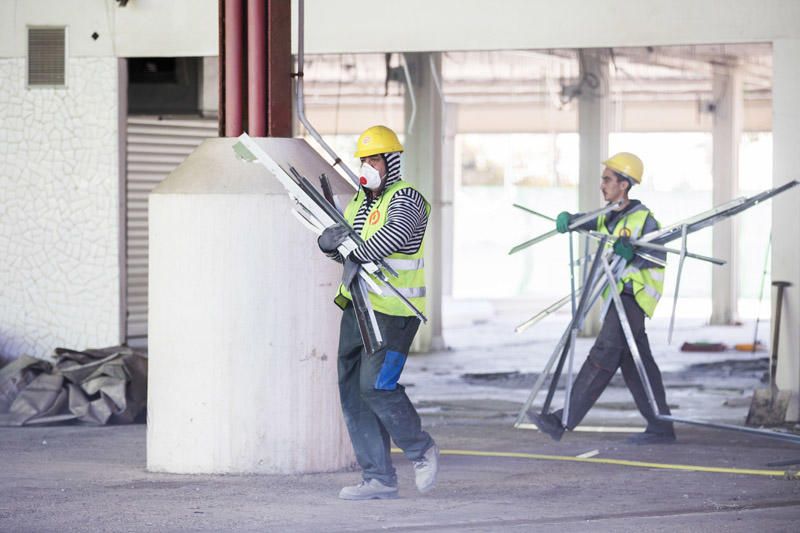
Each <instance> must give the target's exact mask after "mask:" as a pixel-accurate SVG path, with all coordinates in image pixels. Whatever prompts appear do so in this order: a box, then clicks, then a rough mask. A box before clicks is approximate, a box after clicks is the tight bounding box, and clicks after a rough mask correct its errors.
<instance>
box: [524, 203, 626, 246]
mask: <svg viewBox="0 0 800 533" xmlns="http://www.w3.org/2000/svg"><path fill="white" fill-rule="evenodd" d="M620 205H622V201H621V200H619V201H616V202H612V203H610V204H608V205H607V206H605V207H601V208H600V209H597V210H595V211H590V212H589V213H586V214H585V215H581V216H579V217H578V218H576V219H575V220H572V221H570V223H569V229H570V231H573V230H576V229H578V228H579V227H580V226H581V225H582V224H585V223H587V222H589V221H590V220H594V219H595V218H597V217H599V216H601V215H605V214H606V213H608V212H610V211H613V210H614V209H616V208H618V207H619V206H620ZM535 214H537V215H538V214H539V213H535ZM558 234H559V231H558V230H557V229H554V230H550V231H548V232H547V233H543V234H542V235H539V236H538V237H534V238H533V239H531V240H529V241H525V242H523V243H522V244H518V245H516V246H515V247H513V248H512V249H511V250H510V251H509V252H508V255H511V254H515V253H517V252H521V251H522V250H524V249H525V248H528V247H530V246H533V245H534V244H536V243H539V242H542V241H544V240H547V239H549V238H550V237H554V236H556V235H558Z"/></svg>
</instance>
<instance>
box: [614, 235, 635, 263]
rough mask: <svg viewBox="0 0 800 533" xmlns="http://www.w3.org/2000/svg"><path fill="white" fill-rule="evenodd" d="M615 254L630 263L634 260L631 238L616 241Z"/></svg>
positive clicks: (621, 238) (620, 238)
mask: <svg viewBox="0 0 800 533" xmlns="http://www.w3.org/2000/svg"><path fill="white" fill-rule="evenodd" d="M614 253H615V254H617V255H618V256H620V257H621V258H623V259H624V260H625V262H626V263H630V262H631V260H633V254H634V252H633V245H632V244H631V238H630V237H619V238H617V240H616V241H614Z"/></svg>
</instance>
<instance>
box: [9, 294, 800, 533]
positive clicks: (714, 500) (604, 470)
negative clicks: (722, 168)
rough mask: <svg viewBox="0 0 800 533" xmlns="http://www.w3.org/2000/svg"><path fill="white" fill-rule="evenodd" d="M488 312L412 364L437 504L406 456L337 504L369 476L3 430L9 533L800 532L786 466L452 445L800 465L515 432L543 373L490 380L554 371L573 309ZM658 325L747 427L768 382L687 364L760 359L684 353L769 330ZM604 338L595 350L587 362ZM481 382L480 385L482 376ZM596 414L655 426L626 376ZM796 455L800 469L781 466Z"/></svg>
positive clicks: (756, 456) (681, 368) (98, 435)
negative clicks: (437, 450) (159, 468)
mask: <svg viewBox="0 0 800 533" xmlns="http://www.w3.org/2000/svg"><path fill="white" fill-rule="evenodd" d="M481 313H483V314H486V315H487V316H486V317H483V318H479V319H475V318H474V316H475V314H476V313H475V312H470V313H468V314H469V315H470V317H471V318H469V319H468V320H467V319H464V320H461V321H454V322H453V323H451V324H450V325H449V327H448V329H447V330H446V334H448V335H449V339H450V341H449V342H450V344H451V347H452V349H451V350H448V351H446V352H442V353H439V354H432V355H426V356H415V357H412V358H410V359H409V363H408V365H407V369H406V372H405V373H404V375H403V380H401V381H402V382H404V383H405V384H406V385H408V387H409V388H408V392H409V394H410V396H411V397H412V399H413V400H414V401H415V403H416V404H417V406H418V408H419V410H420V412H421V414H422V416H423V423H424V425H425V426H426V427H427V428H428V429H429V431H430V432H431V433H432V434H433V436H434V437H435V438H436V439H437V441H438V443H439V445H440V446H441V448H442V449H443V450H445V452H444V453H443V455H442V458H441V473H440V478H439V484H438V487H437V488H436V489H435V490H434V491H433V492H432V493H430V494H429V495H426V496H422V495H420V494H418V493H417V491H416V489H415V488H414V482H413V473H412V468H411V465H410V464H409V462H408V461H407V460H406V459H404V458H403V457H402V456H400V455H397V456H396V465H397V468H398V475H399V479H400V496H401V497H400V498H399V499H397V500H390V501H368V502H345V501H341V500H339V499H337V497H336V495H337V493H338V491H339V489H340V488H341V487H342V486H343V485H347V484H352V483H355V482H357V481H358V480H359V474H358V473H357V472H356V471H346V472H334V473H326V474H315V475H303V476H255V475H253V476H220V475H214V476H212V475H193V476H188V475H168V474H152V473H148V472H147V471H145V434H146V428H145V426H144V425H130V426H111V427H80V426H58V427H55V426H54V427H25V428H0V460H1V461H2V465H3V466H2V475H0V532H27V531H30V532H48V531H59V532H61V531H66V532H69V531H80V532H87V531H89V532H94V531H114V532H126V531H131V532H138V531H215V532H216V531H383V530H399V531H454V532H455V531H458V532H461V531H481V532H482V531H530V530H536V531H558V532H559V533H563V532H569V531H587V530H591V531H615V532H616V531H636V532H643V531H644V532H648V531H670V532H671V531H676V530H677V531H702V532H703V533H707V532H709V531H720V530H724V531H726V532H728V533H730V532H738V531H742V532H744V531H747V532H750V531H797V523H798V521H799V520H800V478H794V479H789V478H788V477H786V476H782V475H781V474H780V473H778V474H776V475H774V476H763V475H747V474H734V473H710V472H689V471H680V470H668V469H660V468H655V467H631V466H621V465H614V464H603V463H579V462H570V461H563V460H548V459H544V458H538V459H533V458H519V457H502V456H492V455H487V456H465V455H457V454H452V453H447V451H448V450H451V451H452V450H473V451H480V452H490V453H492V452H521V453H527V454H544V455H553V456H558V457H567V456H572V457H574V456H577V455H580V454H584V453H586V452H593V451H596V452H597V455H596V456H595V458H597V459H601V460H605V459H626V460H631V461H641V462H647V463H660V464H683V465H697V466H704V467H722V468H736V469H755V470H771V471H775V472H782V471H784V470H787V469H790V468H794V469H800V446H798V445H796V444H790V443H785V442H782V441H776V440H769V439H763V438H758V437H753V436H749V435H745V434H742V433H735V432H721V431H717V430H711V429H705V428H698V427H693V426H678V427H677V428H676V429H677V431H678V442H677V443H676V444H673V445H662V446H648V447H638V446H634V445H629V444H625V442H624V439H625V437H626V435H625V434H621V433H596V432H595V433H588V432H575V433H571V434H567V435H565V436H564V439H563V440H562V441H561V442H559V443H555V442H553V441H551V440H550V439H549V438H548V437H546V436H544V435H542V434H540V433H538V432H536V431H534V430H521V429H513V427H512V424H513V420H514V418H515V415H516V413H517V410H518V409H519V406H520V403H521V402H522V401H523V400H524V398H525V397H526V396H527V392H528V390H529V388H530V381H531V376H530V375H523V376H522V377H519V376H513V375H512V376H509V377H507V378H504V379H499V380H496V379H495V380H488V381H487V380H485V379H480V378H475V377H474V376H475V375H481V374H487V375H490V374H493V373H499V374H501V375H502V374H503V373H506V372H516V371H519V372H520V373H522V374H527V373H529V372H534V371H537V370H539V369H540V368H541V364H542V362H543V361H544V359H546V357H547V356H548V355H549V352H550V350H552V344H553V341H552V339H551V337H554V336H556V335H557V334H558V333H559V330H560V329H561V327H563V325H562V324H561V322H565V320H566V317H563V316H562V317H556V318H554V319H553V320H554V322H553V323H552V324H547V325H546V327H544V328H541V330H540V331H541V333H539V334H535V335H533V336H532V337H529V338H523V339H520V338H516V337H513V336H509V335H508V334H507V332H508V331H510V330H512V329H513V328H512V326H511V324H513V323H514V321H515V320H517V319H518V316H517V315H519V314H520V313H519V312H517V311H514V312H507V311H505V312H504V311H500V312H497V310H495V311H481ZM451 316H454V315H451ZM648 328H649V330H650V332H651V334H650V338H651V344H652V345H653V351H654V353H655V354H656V357H657V359H658V360H659V364H660V365H661V366H662V369H663V370H664V371H665V376H667V379H666V381H667V382H668V387H671V388H668V391H667V397H668V399H669V401H670V403H671V404H672V405H673V407H674V409H676V413H677V414H682V415H691V416H694V415H696V414H705V418H707V419H710V420H715V421H721V422H728V423H741V421H742V418H743V416H744V414H745V413H746V412H747V404H748V403H749V402H744V401H741V400H743V399H747V398H749V396H750V395H751V394H752V388H754V387H756V386H758V385H759V383H758V378H759V376H760V374H761V372H759V371H755V372H754V371H747V372H729V370H725V372H723V373H722V374H720V373H719V372H717V373H713V372H712V373H709V372H708V371H702V372H700V371H689V372H688V373H687V372H686V371H685V369H686V368H692V364H694V363H696V362H704V363H714V362H715V361H717V362H724V361H726V360H730V359H738V360H747V359H752V358H753V356H752V355H751V354H737V353H735V352H725V353H720V354H685V353H682V352H680V351H679V350H678V348H677V346H679V343H680V342H682V340H691V339H706V340H720V339H722V340H725V341H726V342H729V343H732V342H734V341H736V342H739V340H738V339H739V338H742V339H747V338H752V337H750V336H751V335H752V328H751V325H747V324H746V325H745V326H743V327H738V328H723V329H720V328H705V327H702V326H694V325H693V324H692V323H690V322H683V323H682V325H681V327H680V328H679V329H678V331H679V334H680V336H681V337H685V339H681V337H679V342H678V343H676V345H675V346H668V345H666V343H665V342H664V340H663V339H664V337H665V335H664V334H663V333H664V321H663V320H661V321H658V320H654V321H652V323H651V324H650V325H648ZM765 331H767V330H766V329H765ZM446 339H447V337H446ZM459 343H460V344H459ZM590 343H591V341H590V340H589V339H586V340H583V341H581V344H580V346H579V352H578V353H577V354H576V357H578V359H576V360H577V361H582V359H583V357H585V351H586V350H588V346H589V345H590ZM720 368H728V367H727V366H724V365H723V366H722V367H720ZM465 374H470V375H472V376H473V377H471V378H469V379H466V378H464V375H465ZM687 384H690V385H691V386H690V387H687ZM679 385H682V386H679ZM687 391H690V392H691V393H690V392H687ZM732 399H734V400H738V401H736V402H731V401H730V400H732ZM539 402H541V397H540V398H539V401H538V402H537V403H539ZM557 404H558V396H557V399H556V404H555V405H557ZM587 422H588V423H590V424H600V425H606V426H608V425H627V426H640V425H641V419H640V417H639V415H638V413H637V412H636V411H635V408H634V407H633V405H632V402H631V401H630V396H629V394H628V392H627V390H626V389H625V388H624V385H623V384H622V383H621V380H615V381H613V382H612V386H611V387H610V388H609V389H608V390H607V392H606V393H605V394H604V395H603V396H602V397H601V399H600V402H598V405H597V406H596V408H595V409H594V410H593V411H592V412H591V413H590V416H589V417H587ZM787 460H796V461H798V464H795V465H793V466H786V467H770V466H768V463H770V462H775V461H787Z"/></svg>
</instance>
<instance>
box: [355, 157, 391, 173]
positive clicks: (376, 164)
mask: <svg viewBox="0 0 800 533" xmlns="http://www.w3.org/2000/svg"><path fill="white" fill-rule="evenodd" d="M361 162H362V163H366V164H368V165H369V166H371V167H372V168H374V169H375V170H377V171H378V174H380V175H381V178H383V177H384V176H386V161H384V159H383V156H382V155H380V154H378V155H371V156H369V157H362V158H361Z"/></svg>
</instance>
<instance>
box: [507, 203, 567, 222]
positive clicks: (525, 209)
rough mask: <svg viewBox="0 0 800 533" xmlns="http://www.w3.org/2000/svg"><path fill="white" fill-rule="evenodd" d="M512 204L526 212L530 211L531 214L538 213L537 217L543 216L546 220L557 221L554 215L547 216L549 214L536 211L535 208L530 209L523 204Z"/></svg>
mask: <svg viewBox="0 0 800 533" xmlns="http://www.w3.org/2000/svg"><path fill="white" fill-rule="evenodd" d="M512 205H513V206H514V207H516V208H517V209H522V210H523V211H525V212H526V213H530V214H531V215H536V216H537V217H541V218H543V219H545V220H549V221H550V222H555V221H556V219H554V218H553V217H550V216H547V215H545V214H543V213H539V212H538V211H534V210H533V209H530V208H528V207H525V206H523V205H519V204H512Z"/></svg>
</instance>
